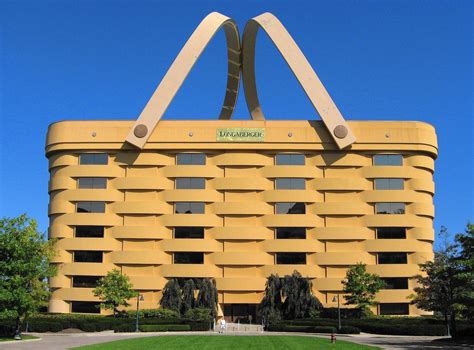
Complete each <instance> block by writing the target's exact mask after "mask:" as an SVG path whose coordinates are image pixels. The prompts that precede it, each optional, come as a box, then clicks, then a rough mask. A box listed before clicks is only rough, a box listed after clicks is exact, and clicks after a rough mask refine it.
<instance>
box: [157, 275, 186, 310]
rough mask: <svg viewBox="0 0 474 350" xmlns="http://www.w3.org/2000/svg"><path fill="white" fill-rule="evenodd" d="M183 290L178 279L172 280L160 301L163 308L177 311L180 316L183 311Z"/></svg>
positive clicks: (166, 286)
mask: <svg viewBox="0 0 474 350" xmlns="http://www.w3.org/2000/svg"><path fill="white" fill-rule="evenodd" d="M181 297H182V296H181V288H180V287H179V283H178V281H177V280H176V279H174V278H172V279H170V280H169V281H168V282H167V283H166V285H165V288H164V289H163V296H162V297H161V300H160V305H161V307H163V308H165V309H170V310H174V311H176V312H177V313H178V314H179V313H180V311H181V303H182V299H181Z"/></svg>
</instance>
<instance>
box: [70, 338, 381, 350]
mask: <svg viewBox="0 0 474 350" xmlns="http://www.w3.org/2000/svg"><path fill="white" fill-rule="evenodd" d="M75 349H84V350H85V349H91V350H92V349H103V350H107V349H110V350H122V349H123V350H134V349H137V350H142V349H146V350H153V349H160V350H161V349H166V350H170V349H171V350H172V349H179V350H187V349H196V350H201V349H203V350H213V349H216V350H225V349H245V350H250V349H265V350H272V349H275V350H277V349H278V350H279V349H282V350H283V349H285V350H288V349H298V350H304V349H312V350H314V349H348V350H362V349H378V348H375V347H371V346H366V345H359V344H354V343H349V342H346V341H339V340H338V341H337V343H336V344H331V342H330V340H329V336H328V338H327V339H322V338H315V337H299V336H275V335H274V336H266V335H264V336H229V335H221V336H217V335H215V336H212V335H209V336H207V335H170V336H158V337H146V338H135V339H126V340H117V341H113V342H109V343H102V344H96V345H88V346H82V347H79V348H75Z"/></svg>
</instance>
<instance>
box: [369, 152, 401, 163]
mask: <svg viewBox="0 0 474 350" xmlns="http://www.w3.org/2000/svg"><path fill="white" fill-rule="evenodd" d="M373 160H374V165H403V156H402V155H401V154H376V155H374V158H373Z"/></svg>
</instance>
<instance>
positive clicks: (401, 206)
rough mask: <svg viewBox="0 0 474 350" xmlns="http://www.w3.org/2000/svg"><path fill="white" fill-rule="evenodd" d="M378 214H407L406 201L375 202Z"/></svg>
mask: <svg viewBox="0 0 474 350" xmlns="http://www.w3.org/2000/svg"><path fill="white" fill-rule="evenodd" d="M375 213H376V214H405V203H375Z"/></svg>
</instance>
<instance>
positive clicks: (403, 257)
mask: <svg viewBox="0 0 474 350" xmlns="http://www.w3.org/2000/svg"><path fill="white" fill-rule="evenodd" d="M377 258H378V259H377V262H378V264H406V263H407V261H408V260H407V253H398V252H397V253H378V254H377Z"/></svg>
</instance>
